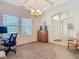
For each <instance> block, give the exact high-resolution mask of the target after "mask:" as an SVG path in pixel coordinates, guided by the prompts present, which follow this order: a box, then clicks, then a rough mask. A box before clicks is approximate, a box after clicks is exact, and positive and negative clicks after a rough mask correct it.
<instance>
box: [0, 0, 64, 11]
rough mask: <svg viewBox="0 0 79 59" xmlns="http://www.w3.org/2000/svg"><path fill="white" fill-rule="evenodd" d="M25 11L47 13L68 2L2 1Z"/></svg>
mask: <svg viewBox="0 0 79 59" xmlns="http://www.w3.org/2000/svg"><path fill="white" fill-rule="evenodd" d="M0 1H2V2H5V3H8V4H11V5H15V6H18V7H21V8H24V9H28V10H30V9H40V10H41V11H45V10H47V9H48V8H50V7H51V6H54V5H57V4H60V3H63V2H65V1H66V0H0Z"/></svg>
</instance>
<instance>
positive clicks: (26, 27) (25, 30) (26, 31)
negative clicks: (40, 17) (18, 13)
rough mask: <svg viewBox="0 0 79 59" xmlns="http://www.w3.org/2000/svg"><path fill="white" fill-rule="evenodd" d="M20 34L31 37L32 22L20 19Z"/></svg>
mask: <svg viewBox="0 0 79 59" xmlns="http://www.w3.org/2000/svg"><path fill="white" fill-rule="evenodd" d="M22 34H23V35H32V20H30V19H26V18H22Z"/></svg>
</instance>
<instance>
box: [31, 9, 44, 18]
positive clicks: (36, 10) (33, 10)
mask: <svg viewBox="0 0 79 59" xmlns="http://www.w3.org/2000/svg"><path fill="white" fill-rule="evenodd" d="M31 15H33V16H41V15H42V11H41V10H39V9H31Z"/></svg>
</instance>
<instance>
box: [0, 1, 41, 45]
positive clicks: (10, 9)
mask: <svg viewBox="0 0 79 59" xmlns="http://www.w3.org/2000/svg"><path fill="white" fill-rule="evenodd" d="M3 14H10V15H14V16H18V17H19V21H21V18H22V17H24V18H30V19H32V21H33V34H32V35H31V36H22V35H21V34H18V38H17V45H20V44H25V43H29V42H34V41H37V30H38V29H39V23H40V17H38V18H37V17H32V16H31V15H30V13H29V11H28V10H25V9H21V8H18V7H15V6H12V5H8V4H6V3H3V2H0V26H1V25H3ZM19 31H21V23H20V25H19Z"/></svg>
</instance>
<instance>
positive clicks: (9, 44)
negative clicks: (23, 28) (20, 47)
mask: <svg viewBox="0 0 79 59" xmlns="http://www.w3.org/2000/svg"><path fill="white" fill-rule="evenodd" d="M16 38H17V33H13V34H11V35H10V38H8V39H7V40H3V41H4V44H2V45H4V47H7V49H6V50H5V52H6V55H7V54H8V53H9V52H10V51H12V52H14V53H15V54H16V48H13V49H12V47H14V46H15V45H16Z"/></svg>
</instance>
